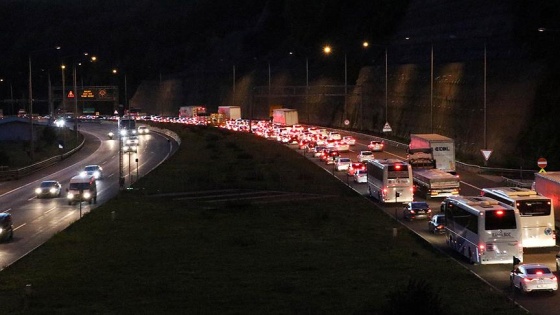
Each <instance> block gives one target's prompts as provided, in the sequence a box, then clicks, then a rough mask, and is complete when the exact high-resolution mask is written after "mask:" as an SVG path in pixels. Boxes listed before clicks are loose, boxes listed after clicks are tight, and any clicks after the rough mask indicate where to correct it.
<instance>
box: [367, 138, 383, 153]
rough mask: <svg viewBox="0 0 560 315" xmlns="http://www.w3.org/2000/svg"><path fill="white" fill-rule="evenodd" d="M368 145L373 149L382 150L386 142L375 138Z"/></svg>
mask: <svg viewBox="0 0 560 315" xmlns="http://www.w3.org/2000/svg"><path fill="white" fill-rule="evenodd" d="M367 147H368V149H369V150H371V151H376V152H382V151H383V147H385V143H384V142H383V141H379V140H373V141H370V142H369V144H368V146H367Z"/></svg>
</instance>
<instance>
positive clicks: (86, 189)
mask: <svg viewBox="0 0 560 315" xmlns="http://www.w3.org/2000/svg"><path fill="white" fill-rule="evenodd" d="M66 191H67V192H68V195H67V199H68V204H69V205H72V204H75V203H77V202H82V201H87V202H88V203H89V204H92V203H97V182H96V180H95V176H91V175H78V176H74V177H72V178H71V179H70V184H69V185H68V189H67V190H66Z"/></svg>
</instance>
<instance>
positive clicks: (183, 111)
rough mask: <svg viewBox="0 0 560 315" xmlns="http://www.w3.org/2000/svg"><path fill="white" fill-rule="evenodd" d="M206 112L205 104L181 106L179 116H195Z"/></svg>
mask: <svg viewBox="0 0 560 315" xmlns="http://www.w3.org/2000/svg"><path fill="white" fill-rule="evenodd" d="M205 114H206V107H205V106H181V107H179V117H183V118H194V117H197V116H200V115H205Z"/></svg>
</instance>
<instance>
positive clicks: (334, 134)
mask: <svg viewBox="0 0 560 315" xmlns="http://www.w3.org/2000/svg"><path fill="white" fill-rule="evenodd" d="M328 139H329V140H336V141H338V140H342V135H341V134H340V133H338V132H330V133H329V138H328Z"/></svg>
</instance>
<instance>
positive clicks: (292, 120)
mask: <svg viewBox="0 0 560 315" xmlns="http://www.w3.org/2000/svg"><path fill="white" fill-rule="evenodd" d="M272 123H274V124H279V125H282V126H293V125H297V124H298V112H297V110H296V109H289V108H280V109H275V110H274V111H273V112H272Z"/></svg>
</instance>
